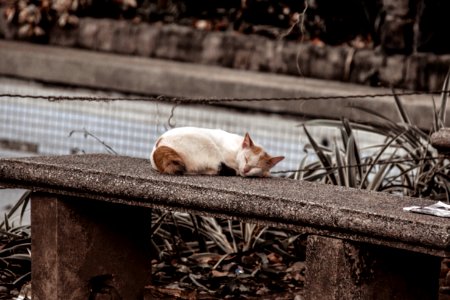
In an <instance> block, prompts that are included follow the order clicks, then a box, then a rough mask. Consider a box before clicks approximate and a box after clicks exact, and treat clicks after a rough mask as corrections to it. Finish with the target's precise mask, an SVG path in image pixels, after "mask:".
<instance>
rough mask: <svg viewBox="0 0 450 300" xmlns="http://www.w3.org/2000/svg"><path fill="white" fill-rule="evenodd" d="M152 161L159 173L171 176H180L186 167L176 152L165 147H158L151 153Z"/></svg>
mask: <svg viewBox="0 0 450 300" xmlns="http://www.w3.org/2000/svg"><path fill="white" fill-rule="evenodd" d="M153 161H154V162H155V166H156V168H157V169H158V171H159V172H161V173H164V174H171V175H182V174H184V173H185V172H186V165H185V163H184V161H183V159H182V158H181V156H180V154H178V152H177V151H175V150H173V149H172V148H170V147H167V146H159V147H158V148H156V150H155V151H154V152H153Z"/></svg>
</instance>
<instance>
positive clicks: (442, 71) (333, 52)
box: [0, 0, 448, 90]
mask: <svg viewBox="0 0 450 300" xmlns="http://www.w3.org/2000/svg"><path fill="white" fill-rule="evenodd" d="M409 2H410V1H409V0H408V1H406V0H405V1H403V0H402V1H398V0H392V1H387V0H386V1H383V5H384V7H386V8H385V9H384V11H385V12H386V16H385V18H384V19H385V21H384V22H383V23H382V24H381V25H380V26H381V30H380V34H381V36H380V42H381V46H382V48H383V49H384V51H383V52H380V51H376V50H369V49H354V48H351V47H346V46H338V47H335V46H316V45H313V44H312V43H303V44H299V43H297V42H290V41H283V40H270V39H267V38H264V37H261V36H257V35H242V34H237V33H236V32H207V31H201V30H195V29H193V28H190V27H183V26H178V25H173V24H172V25H164V26H161V25H160V24H147V23H141V24H135V23H133V22H131V21H124V20H110V19H94V18H81V19H80V24H79V26H78V27H76V28H72V29H64V30H63V29H61V28H59V27H58V26H54V27H53V28H52V29H51V31H50V33H49V43H50V44H52V45H55V46H64V47H81V48H86V49H90V50H97V51H105V52H113V53H121V54H132V55H142V56H147V57H153V58H160V59H169V60H177V61H184V62H192V63H202V64H210V65H219V66H223V67H230V68H236V69H245V70H252V71H263V72H277V73H282V74H291V75H295V76H299V75H300V76H306V77H314V78H320V79H331V80H339V81H350V82H357V83H364V84H371V85H375V86H378V85H382V86H388V87H391V86H394V87H397V88H405V87H406V88H411V89H423V90H436V89H439V88H440V87H441V85H442V82H443V81H444V78H445V75H446V73H447V69H448V64H446V59H445V58H443V59H441V56H438V57H437V62H438V64H439V65H440V66H441V68H432V69H431V70H427V69H429V68H428V66H427V61H423V64H420V65H419V70H418V71H419V72H420V73H424V72H425V71H427V72H430V71H432V73H431V74H430V75H431V77H432V78H433V79H432V80H429V81H426V82H425V83H426V85H423V84H422V83H419V82H418V83H417V84H415V82H414V81H407V80H406V77H407V76H416V74H414V73H413V74H405V73H404V74H402V78H401V80H394V81H391V80H390V78H389V76H387V77H386V76H384V77H383V76H377V74H378V72H379V71H380V67H382V66H380V65H379V64H378V63H374V64H371V62H372V61H373V60H372V59H369V60H368V61H361V60H356V59H353V58H354V57H356V55H358V53H359V52H369V53H370V56H374V57H378V56H380V55H381V56H382V57H383V58H384V59H388V58H389V57H390V54H396V53H398V54H401V55H402V56H403V61H405V64H406V65H407V64H408V63H409V60H414V59H415V56H416V55H425V56H433V55H432V54H428V53H427V54H424V53H421V54H416V52H414V51H413V52H412V54H411V51H412V49H413V47H414V41H413V39H414V32H415V31H414V30H413V27H414V25H415V21H414V17H415V16H411V14H413V12H412V11H413V10H414V9H413V8H412V5H409ZM0 14H1V11H0ZM1 19H2V18H0V36H2V35H3V36H4V37H5V38H7V39H17V38H18V37H17V30H16V29H15V28H14V27H12V26H9V25H8V24H7V23H6V22H2V20H1ZM417 27H418V26H416V31H417V30H418V29H417ZM415 35H416V36H422V35H424V34H423V33H422V32H421V31H419V32H418V33H416V34H415ZM425 36H427V35H425ZM424 43H425V42H424ZM386 53H388V55H386ZM287 58H288V59H287ZM367 64H370V68H371V70H372V71H373V75H372V77H371V80H368V81H361V80H357V79H361V78H362V77H364V73H365V70H366V68H365V67H366V66H367ZM396 66H397V67H398V68H400V69H402V68H405V65H402V64H400V63H398V64H397V65H396ZM360 73H362V74H360ZM349 74H353V75H352V76H349Z"/></svg>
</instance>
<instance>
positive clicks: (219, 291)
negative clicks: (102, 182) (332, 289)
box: [151, 212, 305, 299]
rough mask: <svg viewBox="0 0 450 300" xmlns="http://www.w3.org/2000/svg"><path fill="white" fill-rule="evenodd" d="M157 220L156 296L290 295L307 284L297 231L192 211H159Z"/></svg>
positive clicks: (153, 290)
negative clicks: (191, 212) (291, 231)
mask: <svg viewBox="0 0 450 300" xmlns="http://www.w3.org/2000/svg"><path fill="white" fill-rule="evenodd" d="M163 219H164V221H163ZM153 224H155V225H154V228H152V234H153V235H152V241H153V250H154V251H153V253H154V254H155V258H154V260H153V264H152V265H153V267H152V268H153V286H152V288H151V290H152V294H153V296H154V297H162V296H166V297H167V295H170V294H172V293H174V290H175V291H176V295H178V296H179V297H182V296H183V295H184V297H187V298H188V297H189V295H190V296H191V297H194V296H196V297H201V295H209V297H210V298H209V299H211V297H217V299H223V298H224V297H225V296H227V297H230V296H235V297H246V296H251V295H261V296H264V295H265V296H268V295H272V294H277V295H279V293H280V292H288V293H289V294H290V295H292V294H294V293H298V292H299V291H300V289H301V288H302V286H303V281H304V272H305V267H304V263H303V260H304V245H303V243H302V242H303V241H304V239H302V237H301V236H299V235H294V234H291V233H289V232H288V231H285V230H281V229H275V228H268V227H265V226H259V225H255V224H248V223H242V222H236V221H230V220H222V219H218V218H213V217H202V216H195V215H192V214H188V213H168V212H164V213H162V212H156V213H155V215H154V220H153Z"/></svg>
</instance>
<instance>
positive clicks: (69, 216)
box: [31, 194, 151, 300]
mask: <svg viewBox="0 0 450 300" xmlns="http://www.w3.org/2000/svg"><path fill="white" fill-rule="evenodd" d="M31 226H32V228H31V230H32V251H33V253H32V280H33V282H32V289H33V299H36V300H37V299H39V300H57V299H67V300H69V299H142V297H143V290H144V286H145V285H146V284H148V283H149V282H150V272H151V264H150V251H149V247H150V236H149V231H150V226H151V210H150V209H147V208H142V207H131V206H125V205H119V204H113V203H106V202H101V201H94V200H89V199H79V198H77V199H75V198H68V197H66V198H63V197H60V196H49V195H41V194H34V195H32V197H31Z"/></svg>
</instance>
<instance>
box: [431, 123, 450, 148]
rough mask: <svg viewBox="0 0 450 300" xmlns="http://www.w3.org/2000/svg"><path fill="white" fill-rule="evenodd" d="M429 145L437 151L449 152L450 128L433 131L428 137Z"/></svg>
mask: <svg viewBox="0 0 450 300" xmlns="http://www.w3.org/2000/svg"><path fill="white" fill-rule="evenodd" d="M430 142H431V145H432V146H433V147H434V148H436V149H437V150H438V151H439V152H442V153H444V154H450V128H442V129H440V130H439V131H436V132H434V133H433V134H432V135H431V138H430Z"/></svg>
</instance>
